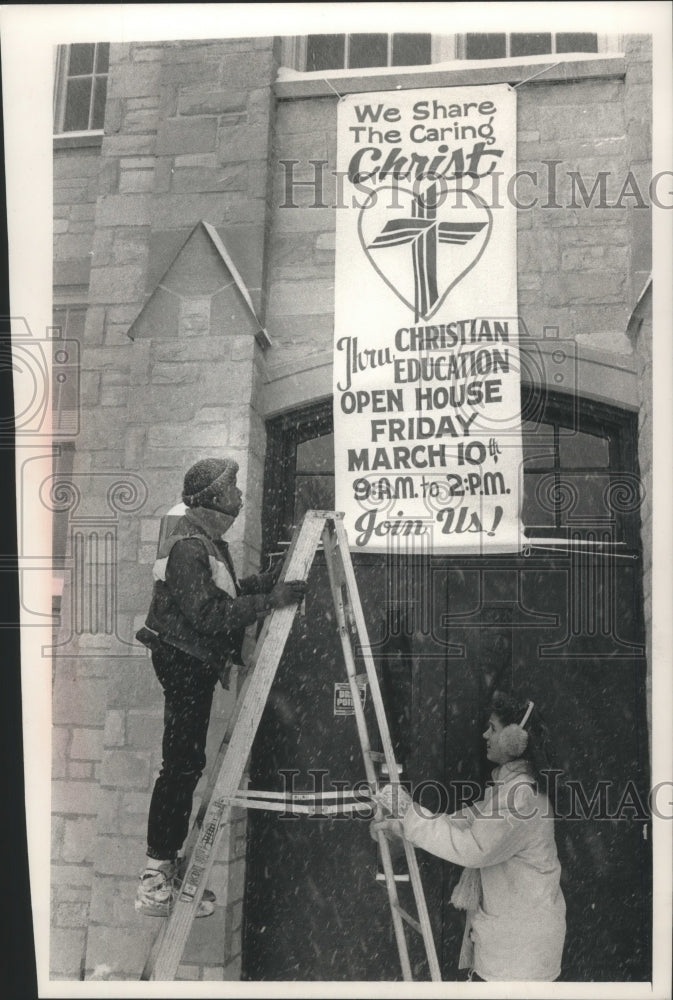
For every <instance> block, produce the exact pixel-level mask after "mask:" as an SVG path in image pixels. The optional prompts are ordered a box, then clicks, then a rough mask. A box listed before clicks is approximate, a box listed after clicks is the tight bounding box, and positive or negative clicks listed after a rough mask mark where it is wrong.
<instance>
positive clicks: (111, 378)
mask: <svg viewBox="0 0 673 1000" xmlns="http://www.w3.org/2000/svg"><path fill="white" fill-rule="evenodd" d="M274 76H275V54H274V47H273V42H272V40H271V39H251V40H248V41H246V40H244V39H238V40H223V41H218V42H203V43H200V42H195V43H190V42H187V43H179V44H176V43H169V44H152V45H141V44H137V45H136V44H131V45H113V46H111V58H110V77H109V89H108V102H107V107H106V118H105V135H104V137H103V141H102V147H101V148H100V149H96V148H87V149H68V150H63V151H59V152H58V153H57V166H56V168H55V180H56V188H57V191H58V192H59V197H58V198H57V203H56V205H55V212H56V219H57V230H56V234H55V239H56V249H55V262H56V265H55V281H56V283H57V284H61V285H62V284H68V283H69V284H70V285H71V286H74V285H75V284H76V285H77V286H78V290H77V292H73V293H72V296H71V299H72V298H73V297H74V296H76V295H77V294H80V295H81V296H82V298H81V299H80V301H84V302H88V309H87V318H86V327H85V333H84V343H83V345H82V352H81V380H82V398H81V427H82V430H81V433H80V435H79V436H78V438H77V441H76V449H75V458H74V467H73V476H72V481H73V483H74V484H75V486H76V488H77V490H78V491H79V495H80V497H82V498H85V499H84V500H83V501H82V503H83V505H84V507H80V508H79V514H78V513H77V512H76V509H75V506H76V505H75V506H73V508H72V511H71V528H73V525H75V524H76V523H77V520H78V517H80V519H81V524H82V528H81V531H79V529H78V531H79V534H78V536H77V537H78V539H80V536H81V539H83V541H82V544H83V545H84V548H85V551H86V554H87V555H86V559H85V562H86V560H87V559H90V561H91V564H94V563H95V564H96V566H97V570H96V571H95V572H91V573H89V572H85V571H84V569H82V571H81V574H80V575H81V577H82V578H81V579H79V577H78V573H79V570H80V569H81V567H79V564H78V563H77V551H76V545H77V544H79V543H78V542H76V540H75V536H74V535H73V536H72V540H71V544H70V546H69V549H68V553H67V557H68V560H69V566H70V568H71V576H70V578H69V581H68V583H67V584H66V588H65V592H64V598H63V605H62V623H63V624H62V628H61V631H60V634H59V640H58V641H59V643H60V646H59V649H58V656H57V657H56V658H55V660H54V676H55V680H54V715H53V721H54V757H53V759H54V768H55V773H54V778H55V781H54V798H53V816H54V818H53V838H54V868H53V907H54V912H53V915H52V916H53V932H52V975H53V976H54V977H56V978H66V979H78V978H83V977H86V978H90V977H91V976H92V975H96V974H98V975H101V974H106V975H107V973H106V971H105V968H104V967H105V966H107V968H108V970H109V974H110V975H111V977H112V978H113V979H137V978H138V977H139V975H140V971H141V970H142V967H143V964H144V961H145V959H146V957H147V954H148V952H149V947H150V944H151V941H152V939H153V937H154V935H155V934H156V933H157V930H158V923H157V922H156V921H152V920H148V919H147V918H143V917H140V916H138V915H137V914H135V911H134V909H133V899H134V896H135V890H136V885H137V878H138V873H139V870H140V869H141V867H142V864H143V860H144V849H145V824H146V819H147V807H148V805H149V797H150V792H151V788H152V784H153V781H154V778H155V776H156V774H157V772H158V768H159V766H160V752H161V732H162V705H163V699H162V696H161V690H160V687H159V685H158V682H157V681H156V679H155V677H154V674H153V671H152V668H151V664H150V662H149V658H148V656H147V654H146V653H145V651H144V650H143V648H142V647H140V646H139V645H138V644H137V643H135V642H134V641H133V635H134V633H135V630H136V629H137V628H138V626H139V624H141V622H142V621H143V619H144V616H145V613H146V609H147V606H148V603H149V598H150V595H151V588H152V573H151V567H152V563H153V561H154V558H155V552H156V542H157V538H158V532H159V523H160V518H161V515H162V514H164V513H166V512H167V511H168V510H169V509H170V508H171V507H173V506H174V504H175V503H176V502H177V501H178V500H179V497H180V493H181V479H182V475H183V474H184V472H185V470H186V469H187V468H188V467H189V465H190V464H192V462H193V461H195V460H196V459H197V458H202V457H207V456H209V455H220V454H222V453H223V452H224V453H227V454H231V455H232V456H234V457H236V458H237V459H238V461H239V464H240V466H241V471H240V473H239V483H240V484H241V486H242V488H243V491H244V494H245V496H246V501H247V503H246V506H245V508H244V512H243V514H242V515H241V517H240V518H239V520H238V521H237V524H236V526H235V529H233V530H232V550H233V554H234V558H235V561H236V564H237V567H238V569H239V572H240V573H241V574H244V573H246V572H250V571H252V570H254V569H255V568H256V567H257V565H258V560H259V553H260V547H261V525H260V510H261V492H262V471H263V463H264V452H265V439H264V434H263V419H262V416H261V402H260V393H261V386H262V381H263V370H264V353H263V345H264V337H263V335H262V333H261V328H260V325H259V321H258V320H257V318H256V316H255V313H254V311H253V309H254V310H256V311H257V312H258V313H259V314H261V312H262V311H263V308H264V302H263V268H264V243H265V232H266V227H267V224H268V221H267V208H268V197H267V185H266V170H267V162H268V159H269V148H268V144H269V133H270V127H271V118H270V114H271V107H272V93H271V83H272V80H273V78H274ZM66 197H67V198H68V199H69V202H68V204H67V212H66V208H65V207H62V206H64V205H65V202H64V201H63V199H64V198H66ZM82 220H86V221H87V225H88V230H87V231H86V232H85V231H83V230H82V231H81V232H80V231H79V230H78V231H75V230H74V229H73V225H79V226H81V225H82V224H83V222H82ZM202 220H203V221H205V222H207V223H210V224H212V226H213V227H216V228H214V229H213V231H212V232H213V236H209V235H208V233H207V231H206V230H205V229H204V228H203V227H202V226H200V223H201V221H202ZM66 222H67V224H68V229H67V230H66V229H65V228H64V226H65V223H66ZM190 234H191V235H190ZM75 236H77V237H79V241H77V240H75ZM220 238H221V239H222V240H223V241H224V247H225V251H226V253H228V255H229V256H228V257H226V254H225V257H223V256H222V254H221V253H220V252H219V250H218V246H217V240H219V239H220ZM63 261H66V262H68V261H69V262H70V264H69V266H70V270H69V271H67V270H64V269H63V267H62V263H61V262H63ZM229 264H233V266H234V267H235V269H236V270H237V272H238V275H237V276H236V278H234V276H233V274H232V271H231V268H230V267H229ZM84 267H86V270H84ZM71 273H72V274H75V276H76V278H77V281H76V282H75V281H74V280H72V278H71V277H70V275H71ZM239 275H240V277H239ZM87 284H88V291H87ZM159 285H161V287H159ZM243 286H245V287H246V288H247V291H248V293H249V295H250V299H251V301H252V304H253V308H251V306H250V305H249V303H248V301H247V300H246V298H245V294H244V293H243V291H242V290H241V289H242V288H243ZM148 317H150V318H151V319H152V322H148ZM129 334H131V336H133V337H135V340H131V339H130V338H129ZM260 345H262V346H260ZM111 503H112V506H110V504H111ZM84 508H86V510H84ZM83 513H86V514H87V515H88V518H89V520H88V522H87V523H86V526H85V521H86V518H84V519H82V518H81V515H82V514H83ZM73 530H74V528H73ZM105 545H109V553H108V552H106V551H104V546H105ZM82 565H84V564H82ZM107 573H109V574H110V575H109V576H108V575H106V574H107ZM83 609H85V610H84V611H83ZM82 615H84V619H83V618H82ZM106 615H107V617H106ZM233 703H234V696H233V694H232V693H229V692H224V691H221V690H219V689H218V692H217V693H216V698H215V704H214V709H213V716H212V725H211V731H210V734H209V745H208V757H209V760H211V761H212V760H213V759H214V757H215V755H216V751H217V746H218V744H219V740H220V738H221V734H222V732H223V730H224V726H225V724H226V720H227V718H228V717H229V715H230V713H231V709H232V707H233ZM203 784H204V782H203V780H202V782H201V785H200V787H199V789H197V803H196V804H198V796H199V795H200V794H201V793H202V790H203ZM244 854H245V817H244V816H241V815H237V816H236V817H234V818H233V819H232V823H231V824H230V825H229V827H228V828H227V830H226V835H225V843H224V844H223V847H222V849H221V851H220V855H219V860H218V863H217V864H216V866H215V869H214V872H213V877H212V880H211V884H212V886H213V888H214V890H215V891H216V893H217V896H218V901H219V904H220V905H219V906H218V908H217V910H216V913H215V915H214V916H213V917H212V918H210V919H209V920H208V921H206V922H205V923H204V922H203V921H197V922H196V923H195V926H194V930H193V933H192V935H191V937H190V941H189V943H188V947H187V949H186V951H185V955H184V957H183V962H182V965H181V968H180V972H179V977H180V978H188V979H222V978H226V979H237V978H239V976H240V963H241V955H240V952H241V943H240V942H241V915H242V897H243V872H244Z"/></svg>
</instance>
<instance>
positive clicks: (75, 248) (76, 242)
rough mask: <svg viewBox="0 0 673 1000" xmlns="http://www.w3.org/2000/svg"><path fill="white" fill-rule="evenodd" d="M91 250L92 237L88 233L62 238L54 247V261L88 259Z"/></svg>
mask: <svg viewBox="0 0 673 1000" xmlns="http://www.w3.org/2000/svg"><path fill="white" fill-rule="evenodd" d="M90 249H91V237H90V236H89V235H88V234H86V233H82V234H79V235H77V236H73V235H65V236H61V237H60V238H59V239H58V240H56V242H55V245H54V259H55V260H73V259H77V258H81V257H87V255H88V253H89V250H90Z"/></svg>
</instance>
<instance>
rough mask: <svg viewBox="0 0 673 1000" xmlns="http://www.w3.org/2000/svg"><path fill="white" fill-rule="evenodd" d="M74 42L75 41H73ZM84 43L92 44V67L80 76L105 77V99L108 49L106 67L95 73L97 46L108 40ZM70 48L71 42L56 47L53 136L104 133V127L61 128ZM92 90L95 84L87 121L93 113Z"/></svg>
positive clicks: (90, 97)
mask: <svg viewBox="0 0 673 1000" xmlns="http://www.w3.org/2000/svg"><path fill="white" fill-rule="evenodd" d="M73 44H75V43H73ZM86 44H89V45H93V46H94V54H93V68H92V72H91V73H90V74H81V75H82V76H91V78H92V80H93V81H95V80H96V78H102V77H105V79H106V99H107V81H108V80H109V76H110V66H109V51H108V69H107V71H106V72H105V73H96V60H97V56H98V46H99V45H107V46H110V42H88V43H86ZM70 49H71V44H68V45H59V46H58V47H57V49H56V66H55V72H54V99H53V134H54V138H58V139H77V138H82V137H88V136H102V135H103V133H104V128H102V127H101V128H86V129H72V130H71V131H68V132H66V131H64V130H63V123H64V120H65V113H66V97H67V90H68V80H69V79H70V77H69V76H68V64H69V61H70ZM94 91H95V86H94V85H92V87H91V93H90V95H89V121H91V116H92V113H93V104H94V100H93V98H94ZM103 119H105V113H103Z"/></svg>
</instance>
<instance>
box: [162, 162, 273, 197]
mask: <svg viewBox="0 0 673 1000" xmlns="http://www.w3.org/2000/svg"><path fill="white" fill-rule="evenodd" d="M248 178H249V168H247V167H246V165H245V164H228V165H225V166H220V167H176V168H175V169H174V171H173V177H172V182H171V190H173V191H186V192H196V191H204V192H209V191H245V190H246V189H247V186H248ZM256 193H259V192H258V191H257V192H256Z"/></svg>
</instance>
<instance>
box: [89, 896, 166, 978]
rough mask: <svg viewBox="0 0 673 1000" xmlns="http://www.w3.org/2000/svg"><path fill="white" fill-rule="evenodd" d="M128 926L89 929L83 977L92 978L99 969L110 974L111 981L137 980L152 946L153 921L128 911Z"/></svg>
mask: <svg viewBox="0 0 673 1000" xmlns="http://www.w3.org/2000/svg"><path fill="white" fill-rule="evenodd" d="M131 913H132V916H131V917H130V920H131V921H132V925H131V926H127V927H109V926H106V925H103V924H101V925H94V926H91V927H90V928H89V937H88V941H87V953H86V975H87V978H90V977H91V973H92V972H93V970H94V969H95V968H96V967H97V966H99V965H106V966H108V967H109V968H110V969H111V970H112V973H111V977H110V978H111V979H121V978H125V977H128V978H131V979H139V978H140V973H141V972H142V970H143V967H144V965H145V961H146V959H147V956H148V954H149V951H150V947H151V945H152V942H153V940H154V938H155V937H156V934H157V926H156V921H154V920H148V918H147V917H143V916H142V915H140V914H136V913H135V911H133V910H132V911H131Z"/></svg>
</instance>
